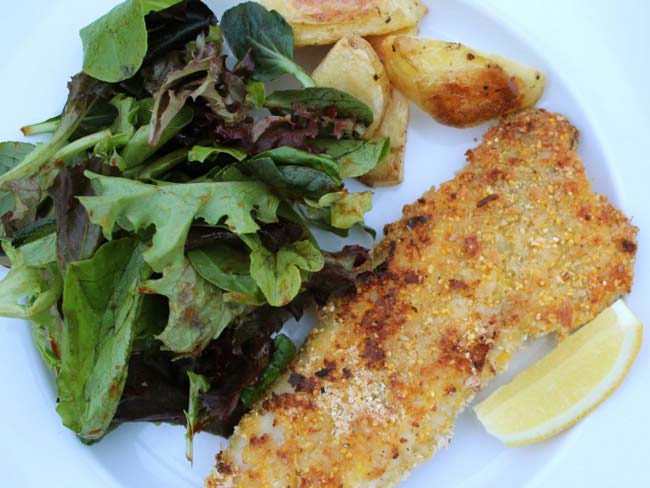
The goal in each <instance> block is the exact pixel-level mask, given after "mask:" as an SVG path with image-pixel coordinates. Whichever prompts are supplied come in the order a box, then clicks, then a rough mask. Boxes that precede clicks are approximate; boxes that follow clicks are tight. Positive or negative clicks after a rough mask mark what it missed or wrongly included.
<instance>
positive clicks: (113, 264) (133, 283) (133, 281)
mask: <svg viewBox="0 0 650 488" xmlns="http://www.w3.org/2000/svg"><path fill="white" fill-rule="evenodd" d="M142 251H143V246H142V245H141V244H139V243H138V242H137V241H136V240H134V239H121V240H116V241H113V242H109V243H107V244H105V245H104V246H102V247H101V248H100V249H99V251H97V253H96V254H95V256H94V257H93V258H92V259H91V260H88V261H81V262H77V263H71V264H70V265H69V267H68V272H67V274H66V277H65V284H64V290H63V313H64V316H65V327H64V328H63V333H62V337H61V342H60V349H61V368H60V373H59V375H58V376H57V378H56V383H57V387H58V395H59V405H58V407H57V411H58V412H59V415H60V416H61V419H62V420H63V423H64V425H66V426H67V427H68V428H70V429H72V430H73V431H75V432H76V433H77V435H79V437H81V438H82V439H86V440H93V439H99V438H101V437H102V436H103V435H104V433H105V432H106V430H107V429H108V427H109V425H110V422H111V419H112V418H113V415H114V413H115V410H116V409H117V405H118V402H119V400H120V397H121V395H122V389H123V388H124V382H125V380H126V376H127V370H128V360H129V356H130V354H131V347H132V344H133V338H134V336H135V324H136V321H137V319H138V315H139V313H140V307H141V304H142V295H140V294H139V292H138V290H139V288H140V286H141V284H142V281H143V280H145V279H146V278H147V277H148V276H149V275H150V274H151V269H150V268H149V267H148V266H147V264H146V263H145V262H144V259H143V257H142Z"/></svg>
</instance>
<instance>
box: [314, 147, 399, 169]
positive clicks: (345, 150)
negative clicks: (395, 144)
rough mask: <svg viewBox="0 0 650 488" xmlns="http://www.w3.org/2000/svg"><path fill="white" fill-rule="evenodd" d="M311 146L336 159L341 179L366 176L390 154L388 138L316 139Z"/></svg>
mask: <svg viewBox="0 0 650 488" xmlns="http://www.w3.org/2000/svg"><path fill="white" fill-rule="evenodd" d="M312 145H313V146H315V147H317V148H318V149H321V150H324V151H325V153H326V154H327V155H329V156H331V157H332V158H334V159H336V161H337V163H338V165H339V174H340V175H341V177H342V178H356V177H358V176H361V175H364V174H366V173H367V172H369V171H371V170H372V169H373V168H375V166H377V165H378V164H379V163H381V162H382V161H383V160H384V159H386V156H388V153H389V152H390V140H389V139H388V138H373V139H368V140H354V139H338V140H337V139H316V140H315V141H314V142H313V143H312Z"/></svg>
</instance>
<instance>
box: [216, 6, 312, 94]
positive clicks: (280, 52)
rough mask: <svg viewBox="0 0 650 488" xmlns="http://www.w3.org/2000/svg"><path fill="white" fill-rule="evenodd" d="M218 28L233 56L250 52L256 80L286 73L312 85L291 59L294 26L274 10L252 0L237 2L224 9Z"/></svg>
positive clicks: (307, 84)
mask: <svg viewBox="0 0 650 488" xmlns="http://www.w3.org/2000/svg"><path fill="white" fill-rule="evenodd" d="M221 28H222V30H223V35H224V37H225V38H226V40H227V41H228V45H229V46H230V48H231V49H232V51H233V53H235V56H237V57H238V58H239V59H242V58H243V57H244V56H245V55H246V53H247V52H249V51H251V52H252V54H253V59H254V60H255V73H254V74H253V76H254V77H255V78H256V79H257V80H260V81H270V80H274V79H276V78H278V77H280V76H281V75H283V74H285V73H288V74H290V75H293V76H295V77H296V78H297V79H298V81H300V82H301V83H302V84H303V85H304V86H315V83H314V80H312V79H311V77H310V76H309V75H308V74H307V73H305V71H304V70H303V69H302V68H301V67H300V66H299V65H298V64H297V63H296V62H295V61H294V58H293V56H294V53H293V30H292V29H291V26H290V25H289V24H288V23H287V22H286V21H285V20H284V18H283V17H282V16H281V15H280V14H279V13H278V12H276V11H275V10H272V11H268V10H267V9H266V8H264V7H263V6H262V5H260V4H259V3H255V2H244V3H240V4H239V5H237V6H235V7H232V8H230V9H228V10H226V11H225V12H224V14H223V17H222V18H221Z"/></svg>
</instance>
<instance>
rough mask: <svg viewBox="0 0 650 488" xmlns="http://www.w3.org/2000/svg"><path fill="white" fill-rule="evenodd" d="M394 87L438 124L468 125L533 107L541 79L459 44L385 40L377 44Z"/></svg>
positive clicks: (405, 38) (514, 64)
mask: <svg viewBox="0 0 650 488" xmlns="http://www.w3.org/2000/svg"><path fill="white" fill-rule="evenodd" d="M378 49H379V55H380V56H381V58H382V61H383V62H384V66H385V68H386V72H387V73H388V76H389V77H390V79H391V81H392V83H393V84H394V85H395V86H396V87H397V88H399V89H400V90H401V91H402V93H404V95H406V96H407V97H408V98H409V99H411V100H412V101H413V102H415V103H416V104H417V105H418V106H420V108H422V109H423V110H425V111H426V112H428V113H429V114H431V116H432V117H433V118H434V119H436V120H437V121H438V122H440V123H442V124H445V125H451V126H454V127H468V126H472V125H477V124H480V123H482V122H486V121H488V120H491V119H494V118H496V117H500V116H502V115H505V114H507V113H510V112H514V111H517V110H521V109H524V108H527V107H531V106H533V105H535V103H536V102H537V100H539V98H540V97H541V96H542V92H543V91H544V75H543V74H542V73H541V72H539V71H537V70H535V69H533V68H529V67H528V66H525V65H523V64H520V63H518V62H516V61H512V60H510V59H507V58H504V57H502V56H497V55H494V54H487V53H483V52H481V51H478V50H476V49H472V48H470V47H467V46H464V45H463V44H459V43H452V42H443V41H435V40H430V39H422V38H419V37H414V36H394V37H387V38H386V39H384V40H383V41H382V42H381V44H380V45H379V46H378Z"/></svg>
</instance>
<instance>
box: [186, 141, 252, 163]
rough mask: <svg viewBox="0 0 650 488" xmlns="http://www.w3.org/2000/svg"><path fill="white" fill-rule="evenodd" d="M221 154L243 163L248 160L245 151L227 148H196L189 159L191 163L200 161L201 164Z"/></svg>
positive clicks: (188, 156) (191, 151) (190, 153)
mask: <svg viewBox="0 0 650 488" xmlns="http://www.w3.org/2000/svg"><path fill="white" fill-rule="evenodd" d="M219 154H228V155H230V156H232V157H233V158H235V159H236V160H237V161H241V160H242V159H245V158H246V153H245V152H244V151H240V150H239V149H235V148H234V147H225V146H219V145H217V146H194V147H193V148H192V149H191V150H190V152H189V154H188V155H187V159H189V160H190V161H198V162H200V163H204V162H205V161H207V160H208V159H210V158H212V157H213V156H217V155H219Z"/></svg>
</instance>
